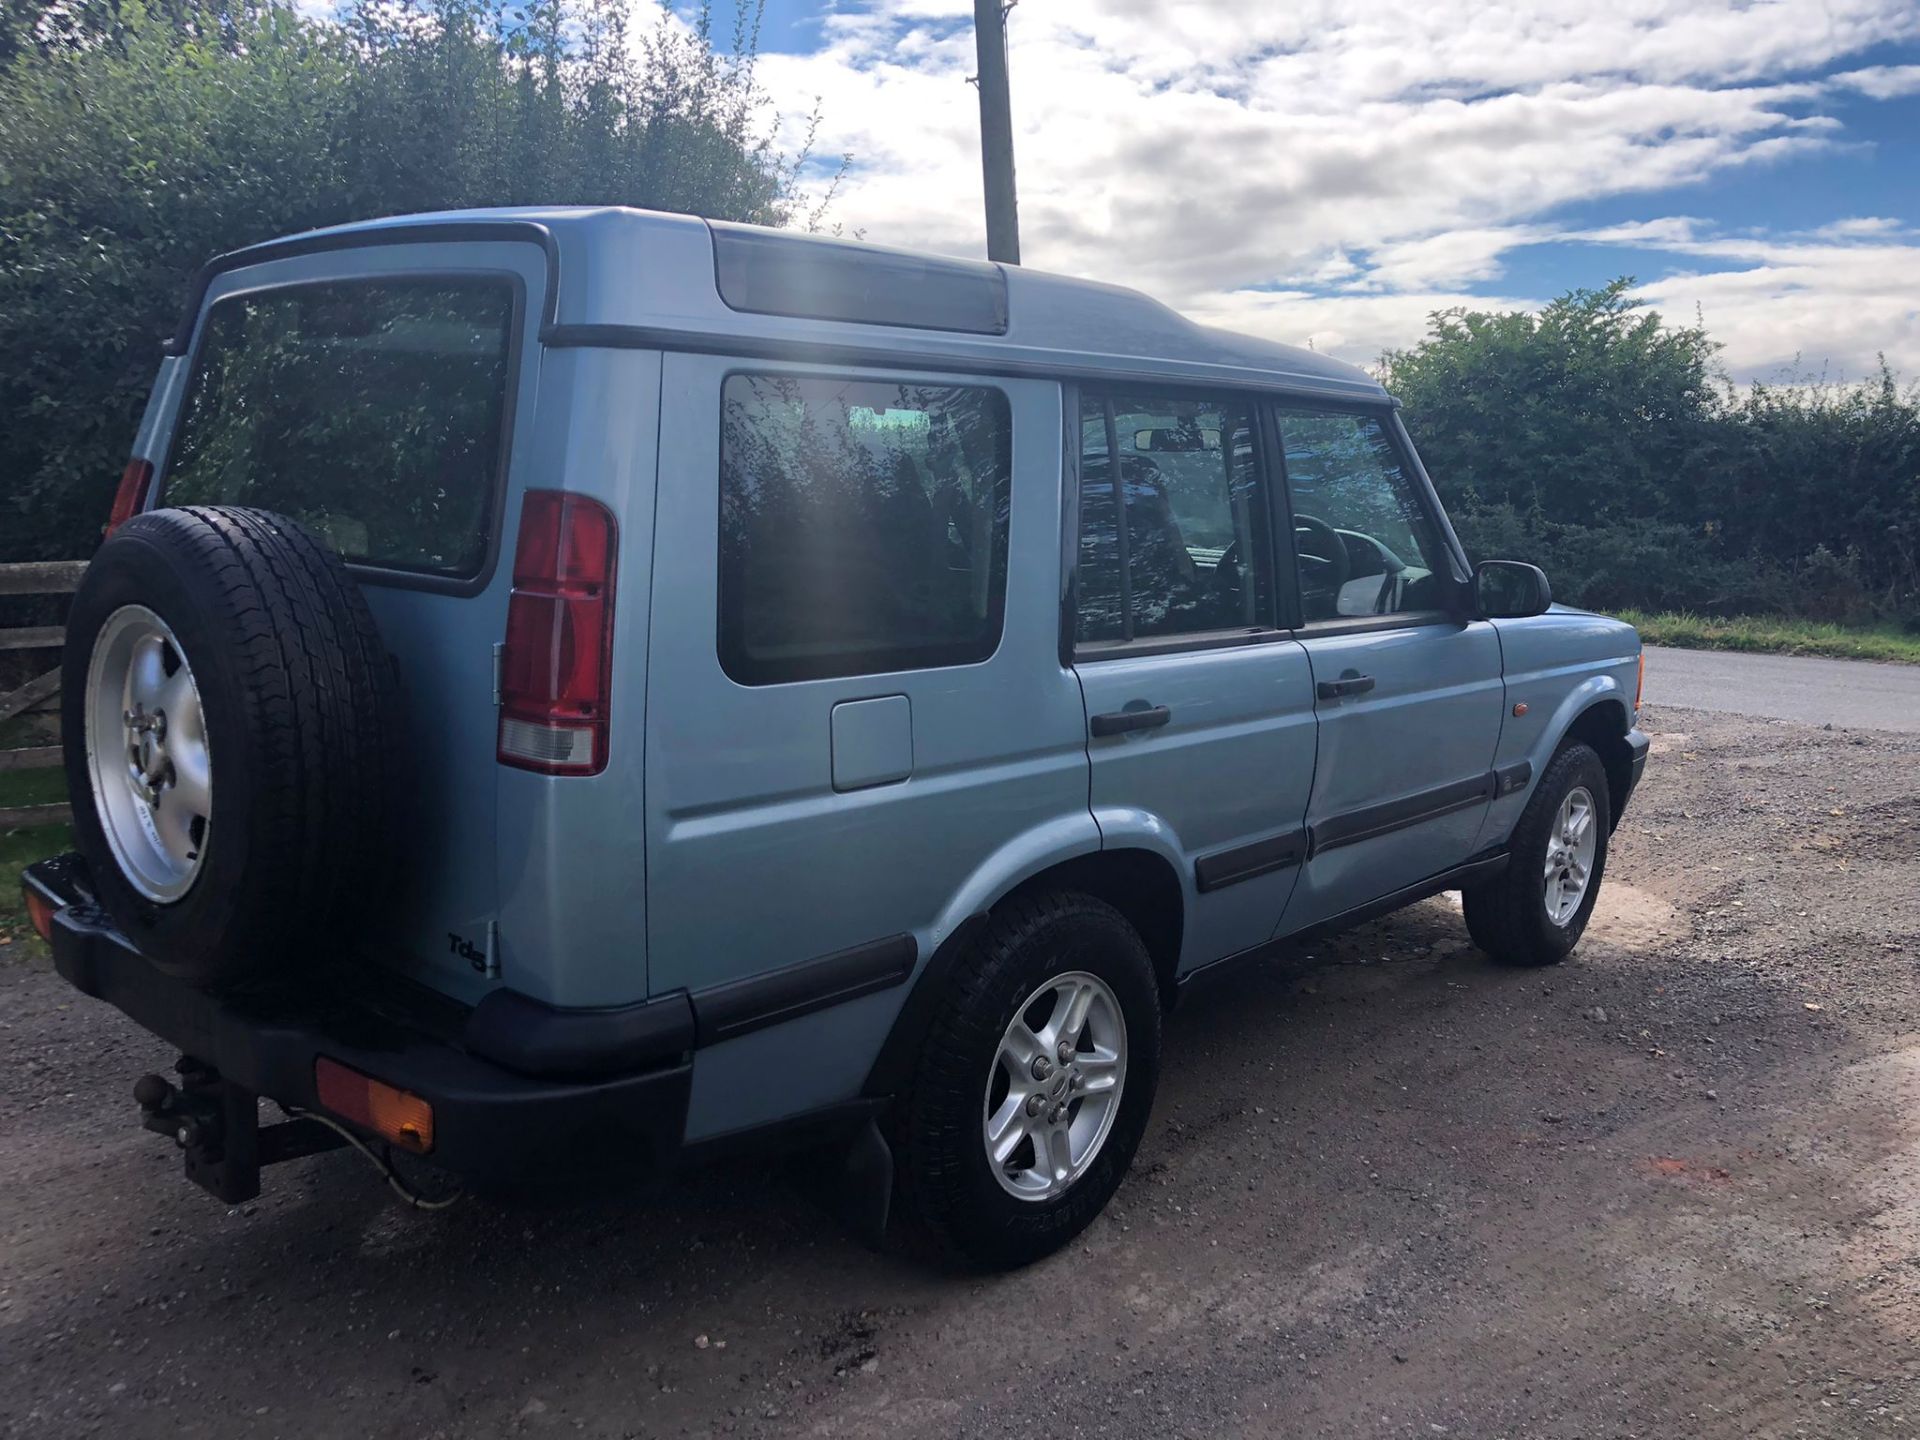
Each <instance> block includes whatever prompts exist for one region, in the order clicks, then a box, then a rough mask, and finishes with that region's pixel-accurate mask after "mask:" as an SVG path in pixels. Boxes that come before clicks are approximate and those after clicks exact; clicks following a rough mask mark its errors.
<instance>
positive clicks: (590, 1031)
mask: <svg viewBox="0 0 1920 1440" xmlns="http://www.w3.org/2000/svg"><path fill="white" fill-rule="evenodd" d="M460 1038H461V1043H462V1044H463V1045H465V1046H466V1048H467V1052H468V1053H469V1054H471V1055H478V1056H480V1057H481V1058H482V1059H485V1060H491V1061H493V1062H494V1063H495V1064H498V1065H504V1066H505V1067H506V1068H507V1069H509V1070H517V1071H519V1072H520V1073H521V1074H523V1075H540V1076H562V1075H564V1076H580V1077H584V1076H599V1075H620V1074H625V1073H627V1072H629V1071H634V1070H640V1069H644V1068H646V1067H647V1066H649V1065H657V1064H660V1063H661V1062H663V1061H667V1060H675V1059H678V1058H679V1057H681V1056H683V1055H685V1054H686V1052H687V1051H689V1050H691V1049H692V1048H693V1007H692V1006H691V1005H689V1004H688V1003H687V997H686V993H685V992H684V991H681V992H677V993H675V994H672V995H663V996H660V997H659V998H657V999H654V1000H647V1001H643V1002H642V1003H641V1004H638V1005H621V1006H615V1007H610V1008H607V1009H598V1010H569V1009H560V1008H558V1007H556V1006H553V1005H547V1004H544V1003H543V1002H541V1001H539V1000H535V999H534V998H533V997H532V996H531V995H522V994H521V993H520V992H519V991H518V990H509V989H506V988H501V989H498V990H490V991H488V992H487V994H485V995H484V996H482V997H481V999H480V1003H479V1004H478V1005H476V1006H474V1007H473V1013H472V1014H471V1015H469V1016H468V1017H467V1024H466V1029H465V1030H464V1032H463V1033H462V1034H461V1037H460Z"/></svg>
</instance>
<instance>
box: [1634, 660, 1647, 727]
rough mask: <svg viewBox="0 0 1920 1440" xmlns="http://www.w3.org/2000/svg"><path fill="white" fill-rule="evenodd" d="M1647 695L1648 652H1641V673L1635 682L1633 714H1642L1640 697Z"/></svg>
mask: <svg viewBox="0 0 1920 1440" xmlns="http://www.w3.org/2000/svg"><path fill="white" fill-rule="evenodd" d="M1646 693H1647V652H1646V651H1645V650H1642V651H1641V652H1640V673H1639V674H1638V675H1637V676H1636V677H1635V678H1634V682H1633V713H1634V714H1635V715H1638V714H1639V713H1640V697H1641V696H1643V695H1645V694H1646Z"/></svg>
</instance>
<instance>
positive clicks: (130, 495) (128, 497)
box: [106, 456, 153, 539]
mask: <svg viewBox="0 0 1920 1440" xmlns="http://www.w3.org/2000/svg"><path fill="white" fill-rule="evenodd" d="M152 484H153V462H152V461H151V460H142V459H140V458H139V457H137V456H136V457H135V458H134V459H132V460H129V461H128V462H127V468H126V469H124V470H122V471H121V472H120V486H119V488H118V489H116V490H115V491H114V492H113V509H112V510H110V511H109V512H108V513H107V528H106V538H107V539H112V538H113V532H114V531H116V530H118V529H119V528H120V527H121V526H122V525H124V524H126V523H127V521H129V520H131V519H132V518H133V517H134V516H136V515H138V514H139V513H140V512H141V511H142V510H144V509H146V507H147V487H148V486H150V485H152Z"/></svg>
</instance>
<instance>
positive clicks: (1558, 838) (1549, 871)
mask: <svg viewBox="0 0 1920 1440" xmlns="http://www.w3.org/2000/svg"><path fill="white" fill-rule="evenodd" d="M1594 827H1595V816H1594V807H1593V793H1592V792H1591V791H1590V790H1588V789H1587V787H1586V786H1584V785H1576V786H1574V787H1573V789H1572V790H1570V791H1568V792H1567V798H1566V799H1564V800H1562V801H1561V802H1560V813H1559V814H1558V815H1556V816H1555V817H1554V820H1553V829H1552V830H1551V831H1550V832H1548V835H1547V863H1546V901H1547V918H1548V919H1549V920H1551V921H1553V923H1554V924H1556V925H1564V924H1566V923H1567V922H1568V921H1569V920H1571V919H1572V918H1573V916H1574V912H1575V911H1577V910H1578V909H1579V908H1580V902H1581V901H1582V900H1584V899H1585V898H1586V895H1587V885H1588V884H1589V883H1590V882H1591V880H1592V878H1593V857H1594V855H1595V853H1596V852H1597V851H1598V850H1599V848H1600V834H1599V831H1598V830H1596V829H1595V828H1594Z"/></svg>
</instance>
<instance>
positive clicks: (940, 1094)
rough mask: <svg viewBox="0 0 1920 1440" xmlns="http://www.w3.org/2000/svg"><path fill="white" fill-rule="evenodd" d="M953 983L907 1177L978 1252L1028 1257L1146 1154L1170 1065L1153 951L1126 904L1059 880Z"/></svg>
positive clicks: (925, 1213) (918, 1091) (918, 1110)
mask: <svg viewBox="0 0 1920 1440" xmlns="http://www.w3.org/2000/svg"><path fill="white" fill-rule="evenodd" d="M951 985H952V991H951V994H950V996H949V998H948V1002H947V1004H946V1006H945V1008H944V1009H943V1010H942V1012H941V1014H940V1015H939V1017H938V1019H937V1020H936V1021H935V1022H934V1026H933V1030H932V1033H931V1034H930V1035H929V1037H928V1039H927V1043H926V1045H925V1047H924V1048H923V1050H922V1052H921V1056H920V1061H919V1065H918V1069H917V1071H916V1073H915V1075H914V1078H913V1081H912V1085H911V1087H910V1089H909V1091H908V1093H907V1095H906V1096H905V1097H904V1103H903V1106H902V1114H901V1117H900V1124H899V1130H898V1134H897V1137H896V1138H897V1141H898V1144H897V1154H898V1156H899V1159H900V1169H901V1182H902V1188H903V1190H904V1192H905V1198H906V1200H907V1202H908V1207H909V1209H910V1211H911V1212H912V1213H913V1214H915V1215H916V1216H917V1217H918V1218H919V1219H920V1220H921V1221H922V1222H923V1223H924V1224H925V1226H926V1227H927V1228H928V1229H929V1230H931V1231H932V1232H933V1234H934V1235H935V1236H936V1237H937V1238H939V1239H940V1240H942V1241H944V1242H945V1243H946V1245H947V1246H948V1247H949V1248H950V1249H952V1250H953V1251H956V1252H957V1253H958V1254H959V1255H960V1256H961V1257H963V1258H964V1259H965V1260H967V1261H969V1262H971V1263H973V1264H975V1265H979V1266H983V1267H989V1268H994V1269H1004V1268H1009V1267H1012V1266H1016V1265H1024V1264H1027V1263H1028V1262H1030V1261H1033V1260H1037V1259H1039V1258H1040V1257H1041V1256H1043V1255H1047V1254H1049V1253H1051V1252H1052V1251H1054V1250H1057V1249H1058V1248H1059V1247H1060V1246H1062V1245H1064V1244H1066V1243H1067V1241H1069V1240H1071V1239H1072V1238H1073V1237H1074V1236H1075V1235H1077V1234H1079V1233H1080V1231H1081V1230H1083V1229H1084V1228H1085V1227H1086V1226H1087V1224H1088V1223H1089V1222H1090V1221H1091V1220H1092V1219H1093V1217H1094V1216H1096V1215H1098V1214H1099V1213H1100V1211H1101V1209H1102V1208H1103V1207H1104V1206H1105V1205H1106V1203H1107V1201H1108V1199H1110V1198H1111V1197H1112V1195H1113V1192H1114V1191H1115V1190H1116V1189H1118V1188H1119V1185H1120V1181H1121V1179H1122V1178H1123V1177H1124V1176H1125V1175H1126V1173H1127V1167H1128V1166H1129V1165H1130V1164H1132V1162H1133V1155H1134V1151H1135V1150H1137V1149H1138V1148H1139V1145H1140V1137H1141V1135H1142V1133H1143V1132H1144V1131H1145V1129H1146V1124H1147V1116H1148V1114H1149V1113H1150V1111H1151V1110H1152V1108H1153V1092H1154V1088H1155V1086H1156V1084H1157V1083H1158V1080H1159V1072H1160V998H1159V991H1158V988H1157V986H1156V983H1155V980H1154V974H1153V964H1152V961H1151V960H1150V958H1149V957H1148V954H1147V949H1146V946H1145V945H1143V944H1142V943H1141V940H1140V937H1139V935H1138V934H1136V933H1135V932H1134V929H1133V927H1132V926H1130V925H1129V924H1128V923H1127V922H1126V921H1125V920H1124V919H1123V918H1121V916H1120V914H1119V912H1118V911H1116V910H1114V909H1113V907H1112V906H1110V905H1107V904H1105V903H1104V902H1102V901H1100V900H1096V899H1094V898H1093V897H1092V896H1089V895H1083V894H1079V893H1076V892H1056V893H1047V894H1039V895H1033V896H1028V897H1022V898H1018V899H1015V900H1013V901H1010V902H1008V903H1006V904H1004V905H1002V906H1000V907H998V908H996V909H995V910H994V911H993V913H992V915H991V916H990V917H989V919H988V921H987V924H986V926H985V927H984V929H983V931H982V933H981V934H980V936H979V937H978V938H977V940H976V941H975V942H974V944H973V945H972V947H971V948H970V950H969V951H968V953H967V954H966V955H965V956H964V957H962V958H961V960H960V961H959V963H958V964H957V965H956V967H955V970H954V973H953V976H952V980H951ZM1076 1006H1077V1007H1079V1008H1078V1013H1077V1014H1076V1008H1075V1007H1076ZM1016 1034H1018V1036H1020V1037H1021V1038H1016ZM1029 1050H1031V1051H1032V1053H1031V1054H1029V1053H1028V1052H1029ZM1109 1082H1111V1084H1109ZM996 1123H998V1126H999V1128H996ZM1014 1129H1017V1130H1018V1131H1020V1133H1019V1134H1018V1135H1015V1134H1013V1133H1012V1131H1013V1130H1014ZM990 1150H991V1151H992V1152H993V1153H990ZM995 1154H998V1155H999V1157H1000V1158H999V1160H998V1161H997V1162H996V1160H995V1158H994V1155H995Z"/></svg>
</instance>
